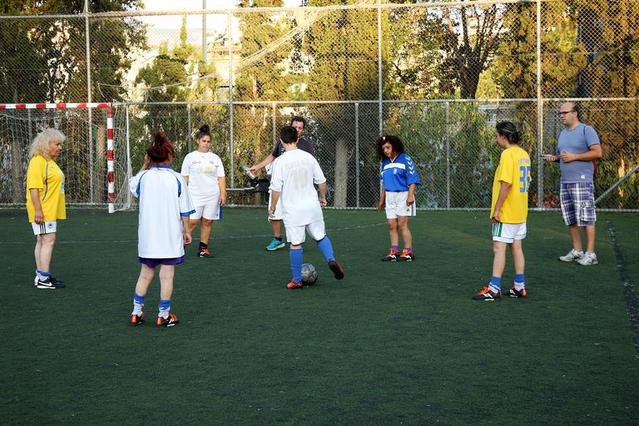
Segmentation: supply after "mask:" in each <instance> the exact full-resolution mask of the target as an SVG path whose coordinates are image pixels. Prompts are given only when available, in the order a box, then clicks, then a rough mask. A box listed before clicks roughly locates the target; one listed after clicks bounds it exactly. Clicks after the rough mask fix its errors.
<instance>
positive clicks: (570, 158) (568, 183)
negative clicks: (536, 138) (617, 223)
mask: <svg viewBox="0 0 639 426" xmlns="http://www.w3.org/2000/svg"><path fill="white" fill-rule="evenodd" d="M559 116H560V119H561V122H562V123H563V124H564V126H566V128H565V129H563V130H562V131H561V133H560V134H559V141H558V143H557V151H556V153H555V154H554V155H552V154H545V155H544V160H546V161H559V167H560V170H561V190H560V198H561V213H562V215H563V217H564V222H565V223H566V225H568V229H569V230H570V237H571V238H572V249H571V250H570V252H568V254H566V255H565V256H560V257H559V260H561V261H563V262H577V263H579V264H580V265H584V266H587V265H596V264H597V263H598V260H597V255H596V254H595V222H596V220H597V214H596V212H595V190H594V171H595V166H594V160H596V159H598V158H601V157H602V151H601V143H600V141H599V136H598V135H597V132H596V131H595V129H593V128H592V127H590V126H587V125H585V124H583V123H582V122H581V121H580V119H581V110H580V108H579V105H577V104H576V103H575V102H565V103H563V104H561V106H560V108H559ZM581 228H584V229H585V230H586V252H585V253H584V252H583V250H582V243H581Z"/></svg>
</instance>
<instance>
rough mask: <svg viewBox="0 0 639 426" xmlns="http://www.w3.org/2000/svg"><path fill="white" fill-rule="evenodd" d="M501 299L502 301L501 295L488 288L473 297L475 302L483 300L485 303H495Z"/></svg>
mask: <svg viewBox="0 0 639 426" xmlns="http://www.w3.org/2000/svg"><path fill="white" fill-rule="evenodd" d="M499 299H501V293H500V292H499V291H492V290H491V289H490V287H488V286H486V287H484V288H482V289H481V290H480V291H479V293H477V294H476V295H474V296H473V300H483V301H484V302H494V301H495V300H499Z"/></svg>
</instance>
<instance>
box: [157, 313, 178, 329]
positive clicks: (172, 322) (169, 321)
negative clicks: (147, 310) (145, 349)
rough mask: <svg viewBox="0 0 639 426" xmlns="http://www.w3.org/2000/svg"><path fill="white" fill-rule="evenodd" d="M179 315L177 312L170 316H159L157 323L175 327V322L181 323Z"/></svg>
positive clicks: (159, 325) (161, 325)
mask: <svg viewBox="0 0 639 426" xmlns="http://www.w3.org/2000/svg"><path fill="white" fill-rule="evenodd" d="M179 322H180V320H178V317H177V316H176V315H175V314H169V316H168V317H166V318H162V317H160V316H158V320H157V321H156V323H155V325H157V326H158V327H173V326H174V325H175V324H177V323H179Z"/></svg>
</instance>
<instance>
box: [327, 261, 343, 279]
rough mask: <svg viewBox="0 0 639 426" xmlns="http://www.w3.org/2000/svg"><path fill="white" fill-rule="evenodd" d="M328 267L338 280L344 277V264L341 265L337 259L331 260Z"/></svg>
mask: <svg viewBox="0 0 639 426" xmlns="http://www.w3.org/2000/svg"><path fill="white" fill-rule="evenodd" d="M328 267H329V268H330V270H331V271H333V275H334V276H335V279H336V280H341V279H342V278H344V268H342V265H340V264H339V262H338V261H337V260H331V261H330V262H328Z"/></svg>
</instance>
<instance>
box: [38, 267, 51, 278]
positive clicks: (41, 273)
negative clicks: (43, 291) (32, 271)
mask: <svg viewBox="0 0 639 426" xmlns="http://www.w3.org/2000/svg"><path fill="white" fill-rule="evenodd" d="M36 275H37V276H38V278H39V279H41V280H46V279H47V278H48V277H50V276H51V273H50V272H44V271H41V270H39V269H36Z"/></svg>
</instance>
